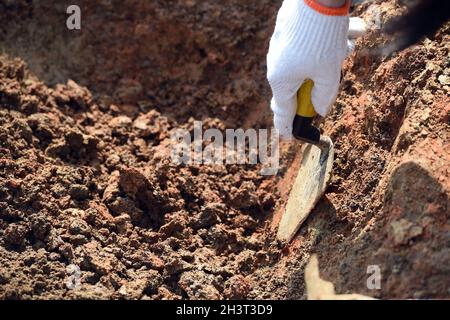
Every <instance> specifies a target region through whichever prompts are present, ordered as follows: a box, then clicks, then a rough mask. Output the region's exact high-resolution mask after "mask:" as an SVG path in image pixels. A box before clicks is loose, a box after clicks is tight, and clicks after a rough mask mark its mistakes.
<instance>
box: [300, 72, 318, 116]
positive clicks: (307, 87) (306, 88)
mask: <svg viewBox="0 0 450 320" xmlns="http://www.w3.org/2000/svg"><path fill="white" fill-rule="evenodd" d="M313 87H314V81H312V80H310V79H307V80H305V82H303V84H302V86H301V87H300V89H299V90H298V93H297V115H298V116H301V117H306V118H313V117H315V116H316V115H317V113H316V110H315V109H314V106H313V104H312V101H311V93H312V89H313Z"/></svg>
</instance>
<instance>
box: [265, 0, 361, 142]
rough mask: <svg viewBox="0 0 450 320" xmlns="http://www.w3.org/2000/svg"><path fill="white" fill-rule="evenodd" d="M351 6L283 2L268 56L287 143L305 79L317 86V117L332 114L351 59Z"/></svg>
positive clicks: (274, 106) (277, 112)
mask: <svg viewBox="0 0 450 320" xmlns="http://www.w3.org/2000/svg"><path fill="white" fill-rule="evenodd" d="M349 5H350V0H347V1H346V5H345V6H344V7H342V8H328V7H324V6H321V5H319V4H318V3H317V2H315V1H314V0H284V2H283V4H282V6H281V9H280V11H279V13H278V17H277V21H276V26H275V32H274V34H273V36H272V39H271V41H270V48H269V53H268V55H267V78H268V80H269V83H270V86H271V88H272V92H273V99H272V102H271V108H272V111H273V113H274V125H275V128H276V129H278V131H279V133H280V136H281V137H282V138H285V139H292V124H293V121H294V117H295V113H296V109H297V91H298V90H299V88H300V86H301V85H302V84H303V82H304V81H305V80H306V79H311V80H313V81H314V88H313V91H312V103H313V105H314V107H315V110H316V112H317V113H318V114H320V115H321V116H326V115H327V114H328V112H329V111H330V108H331V105H332V104H333V103H334V101H335V99H336V96H337V93H338V89H339V82H340V75H341V68H342V63H343V61H344V59H345V57H346V55H347V53H348V44H349V43H348V42H347V38H348V33H349V18H348V10H349ZM358 22H360V21H358ZM358 28H359V29H361V25H360V24H359V25H358V24H356V29H358Z"/></svg>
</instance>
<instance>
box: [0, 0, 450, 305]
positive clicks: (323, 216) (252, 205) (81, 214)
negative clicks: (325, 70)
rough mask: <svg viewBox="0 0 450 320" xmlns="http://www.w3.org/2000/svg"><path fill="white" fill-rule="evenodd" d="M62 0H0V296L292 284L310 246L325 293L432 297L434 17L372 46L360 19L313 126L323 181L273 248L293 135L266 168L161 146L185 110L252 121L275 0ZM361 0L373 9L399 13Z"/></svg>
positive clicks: (438, 223) (258, 121) (438, 231)
mask: <svg viewBox="0 0 450 320" xmlns="http://www.w3.org/2000/svg"><path fill="white" fill-rule="evenodd" d="M79 2H80V6H81V7H84V8H87V9H89V10H86V12H87V14H86V15H85V20H84V24H83V26H84V27H83V28H84V29H83V30H82V32H78V33H75V34H74V33H71V32H68V31H67V30H65V29H64V28H58V27H57V26H59V25H60V24H61V25H62V26H64V25H65V15H64V12H65V11H64V6H63V5H62V4H58V5H54V4H51V5H49V4H48V3H47V4H43V3H35V2H32V1H15V2H11V1H5V2H0V18H1V19H2V21H5V23H4V24H2V25H1V26H0V46H1V48H2V52H6V53H8V55H5V54H3V55H1V56H0V298H3V299H56V298H58V299H59V298H62V299H76V298H87V299H102V298H105V299H109V298H114V299H270V298H272V299H301V298H306V285H305V279H304V271H305V266H306V264H307V262H308V261H309V259H310V257H311V256H312V255H313V254H317V258H318V260H319V262H320V271H321V274H320V278H321V279H323V280H324V281H327V282H332V283H333V284H334V285H335V288H334V289H335V291H333V293H334V292H335V293H336V294H338V295H342V294H351V293H358V294H362V295H365V296H371V297H375V298H448V297H449V296H450V276H449V275H450V269H449V267H450V249H449V248H450V223H449V221H450V214H449V212H450V203H449V194H450V153H449V152H450V107H449V106H450V99H449V86H450V83H449V81H448V79H449V77H450V71H449V70H450V52H449V48H448V43H449V40H450V37H449V25H448V24H447V25H445V26H443V28H442V29H441V30H440V31H439V32H438V33H437V35H436V36H435V37H434V38H432V39H426V40H425V41H423V42H422V43H420V44H419V45H417V46H414V47H412V48H409V49H406V50H404V51H402V52H399V53H393V54H391V55H389V56H380V55H378V54H376V53H378V52H379V50H378V46H380V45H382V44H384V43H386V42H387V41H388V39H385V38H384V37H382V36H380V35H379V34H378V33H377V32H376V31H374V32H371V33H370V34H368V35H367V36H366V37H364V38H363V39H361V40H359V42H358V43H357V46H356V50H355V52H354V53H353V55H352V56H351V57H350V58H349V59H348V60H347V61H346V63H345V67H344V72H343V82H342V88H341V94H340V96H339V98H338V101H337V102H336V104H335V106H334V108H333V111H332V114H331V115H330V116H329V117H328V118H327V119H325V120H324V121H323V123H322V124H321V127H322V130H323V131H324V132H325V133H326V134H328V135H330V136H331V137H332V139H333V141H335V144H336V152H337V155H336V162H335V167H334V172H333V179H332V183H331V185H330V187H329V188H328V190H327V193H326V195H325V196H324V198H323V199H322V200H321V201H320V202H319V204H318V205H317V207H316V209H315V210H314V211H313V212H312V214H311V217H310V218H309V219H308V220H307V221H306V223H305V224H304V226H303V227H302V229H301V230H300V232H299V235H298V237H297V238H296V239H295V241H294V242H293V243H292V244H290V245H286V244H281V243H278V242H277V241H276V240H275V237H274V234H275V232H274V231H275V228H276V223H277V221H279V217H280V214H281V213H282V209H283V206H284V204H285V200H286V195H287V194H288V192H289V186H291V185H292V183H293V178H294V177H295V173H296V168H298V162H299V160H300V155H299V154H298V151H299V146H297V145H291V146H288V148H287V149H288V150H284V151H285V152H284V153H283V158H282V163H281V170H280V172H279V175H278V176H276V177H263V176H261V175H259V170H260V168H259V166H238V165H229V166H199V165H183V166H176V165H174V164H173V163H172V162H171V159H170V149H169V147H170V135H171V133H172V132H173V130H175V129H179V128H182V129H186V130H189V131H192V130H193V128H194V120H203V122H204V126H205V127H216V128H219V129H222V130H223V129H225V128H237V127H240V126H243V127H244V128H248V127H255V128H260V127H263V128H265V127H267V126H269V125H270V109H269V105H268V101H269V99H270V92H269V90H268V86H267V83H266V80H265V65H264V63H265V59H264V56H265V53H266V51H267V44H268V39H269V37H270V35H271V32H272V30H273V23H274V18H275V14H276V11H277V8H278V6H279V1H275V0H273V1H272V0H264V1H248V2H247V1H244V2H243V1H240V0H239V1H237V0H236V1H234V0H227V1H220V2H214V3H212V2H204V1H163V2H157V1H145V2H144V1H132V0H130V1H96V2H95V5H94V2H92V1H79ZM370 5H372V7H371V9H373V8H378V9H380V12H381V13H382V15H381V18H382V20H383V21H386V20H388V19H389V18H390V17H391V16H393V15H396V14H397V13H398V12H399V10H400V8H401V6H400V3H399V2H397V1H375V2H370ZM368 9H369V4H368V3H367V2H364V3H363V4H362V5H359V6H357V7H356V9H355V12H354V13H355V14H358V15H362V16H364V15H367V14H368V13H367V12H369V11H370V10H368ZM43 12H45V13H46V14H45V15H43V14H42V13H43ZM43 17H45V21H43ZM98 30H102V32H99V31H98ZM24 61H26V63H25V62H24ZM71 79H73V80H71ZM369 266H379V268H380V271H381V275H382V279H381V288H380V289H379V290H369V289H368V287H367V279H368V276H369V275H368V274H367V270H368V267H369Z"/></svg>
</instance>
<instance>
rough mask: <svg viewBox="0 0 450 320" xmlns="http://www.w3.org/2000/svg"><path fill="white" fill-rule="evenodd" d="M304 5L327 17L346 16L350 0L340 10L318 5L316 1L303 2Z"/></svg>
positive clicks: (307, 0) (306, 0)
mask: <svg viewBox="0 0 450 320" xmlns="http://www.w3.org/2000/svg"><path fill="white" fill-rule="evenodd" d="M304 1H305V3H306V4H307V5H308V6H309V7H311V8H312V9H313V10H315V11H317V12H319V13H321V14H324V15H327V16H346V15H348V12H349V10H350V2H351V1H350V0H346V1H345V5H343V6H342V7H340V8H330V7H326V6H324V5H322V4H320V3H318V2H317V1H316V0H304Z"/></svg>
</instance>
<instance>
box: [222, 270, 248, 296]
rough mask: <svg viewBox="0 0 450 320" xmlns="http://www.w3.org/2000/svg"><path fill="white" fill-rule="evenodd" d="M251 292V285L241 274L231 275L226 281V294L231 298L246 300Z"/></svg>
mask: <svg viewBox="0 0 450 320" xmlns="http://www.w3.org/2000/svg"><path fill="white" fill-rule="evenodd" d="M249 292H250V285H249V283H248V282H247V280H246V279H245V277H243V276H241V275H237V276H234V277H231V278H230V279H228V280H227V281H226V282H225V290H224V296H225V298H227V299H230V300H244V299H245V298H246V297H247V295H248V293H249Z"/></svg>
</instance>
